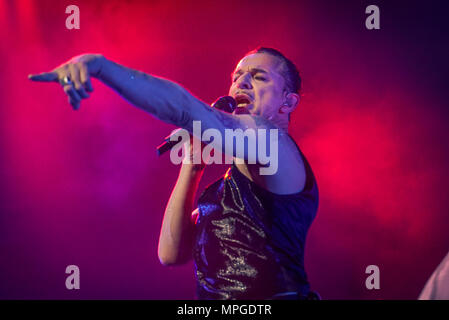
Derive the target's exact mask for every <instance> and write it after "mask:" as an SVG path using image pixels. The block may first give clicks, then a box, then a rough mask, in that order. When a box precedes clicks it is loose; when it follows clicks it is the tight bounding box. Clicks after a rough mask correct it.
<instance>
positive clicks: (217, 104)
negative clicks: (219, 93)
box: [211, 96, 237, 113]
mask: <svg viewBox="0 0 449 320" xmlns="http://www.w3.org/2000/svg"><path fill="white" fill-rule="evenodd" d="M211 106H212V108H217V109H218V110H221V111H224V112H227V113H232V112H233V111H234V110H235V108H237V102H236V101H235V99H234V98H233V97H231V96H223V97H220V98H218V99H217V100H215V101H214V103H212V105H211Z"/></svg>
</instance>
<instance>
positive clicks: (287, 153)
mask: <svg viewBox="0 0 449 320" xmlns="http://www.w3.org/2000/svg"><path fill="white" fill-rule="evenodd" d="M277 141H278V143H277V148H273V150H272V151H273V152H274V153H273V155H274V156H273V157H271V163H269V164H266V165H263V164H258V165H257V167H258V170H254V169H255V167H253V170H250V171H251V175H252V176H253V177H254V182H256V183H257V184H258V185H260V186H262V187H263V188H265V189H267V190H268V191H270V192H273V193H276V194H294V193H299V192H301V191H302V190H303V189H304V186H305V183H306V170H305V164H304V159H303V157H302V155H301V153H300V151H299V149H298V147H297V145H296V143H295V142H294V141H293V139H292V138H291V137H290V136H289V135H288V134H287V133H285V132H283V131H282V130H279V136H278V140H277ZM276 149H277V150H276ZM267 167H271V170H269V171H265V172H267V173H269V174H262V173H263V171H262V170H260V169H266V168H267Z"/></svg>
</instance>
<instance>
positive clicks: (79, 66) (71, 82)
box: [28, 54, 103, 110]
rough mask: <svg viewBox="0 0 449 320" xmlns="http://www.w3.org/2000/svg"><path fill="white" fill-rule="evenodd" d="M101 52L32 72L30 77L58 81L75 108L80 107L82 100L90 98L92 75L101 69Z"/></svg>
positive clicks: (45, 80)
mask: <svg viewBox="0 0 449 320" xmlns="http://www.w3.org/2000/svg"><path fill="white" fill-rule="evenodd" d="M102 59H103V56H102V55H100V54H82V55H79V56H76V57H73V58H72V59H70V60H69V61H67V62H65V63H63V64H61V65H60V66H58V67H56V68H55V69H53V70H51V71H49V72H43V73H40V74H30V75H29V76H28V78H29V79H30V80H33V81H40V82H57V83H59V84H60V85H61V86H62V87H63V90H64V92H65V93H66V94H67V96H68V99H69V103H70V105H71V106H72V108H73V109H74V110H78V109H79V108H80V104H81V100H82V99H86V98H89V94H88V92H92V91H93V87H92V83H91V81H90V77H91V76H92V77H96V76H97V75H98V74H99V73H100V71H101V63H100V62H101V60H102Z"/></svg>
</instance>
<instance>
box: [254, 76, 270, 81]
mask: <svg viewBox="0 0 449 320" xmlns="http://www.w3.org/2000/svg"><path fill="white" fill-rule="evenodd" d="M254 79H256V80H261V81H266V80H267V79H266V78H264V77H254Z"/></svg>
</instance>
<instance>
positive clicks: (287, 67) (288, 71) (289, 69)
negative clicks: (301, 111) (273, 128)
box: [246, 47, 302, 121]
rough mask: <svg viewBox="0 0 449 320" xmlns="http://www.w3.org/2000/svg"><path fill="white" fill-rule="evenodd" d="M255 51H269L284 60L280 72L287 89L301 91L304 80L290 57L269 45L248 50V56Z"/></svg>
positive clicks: (295, 91)
mask: <svg viewBox="0 0 449 320" xmlns="http://www.w3.org/2000/svg"><path fill="white" fill-rule="evenodd" d="M254 53H267V54H269V55H272V56H274V57H277V58H279V59H280V61H281V62H282V67H281V71H280V74H281V76H282V77H283V78H284V80H285V86H286V88H287V91H288V92H289V93H290V92H291V93H297V94H299V93H300V91H301V82H302V80H301V76H300V74H299V71H298V68H297V67H296V65H295V64H294V63H293V62H292V61H291V60H290V59H288V58H287V57H286V56H284V55H283V54H282V53H281V52H280V51H279V50H276V49H273V48H267V47H257V48H256V49H254V50H252V51H250V52H248V53H247V54H246V56H248V55H250V54H254ZM290 115H291V113H289V114H288V120H289V121H290Z"/></svg>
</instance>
